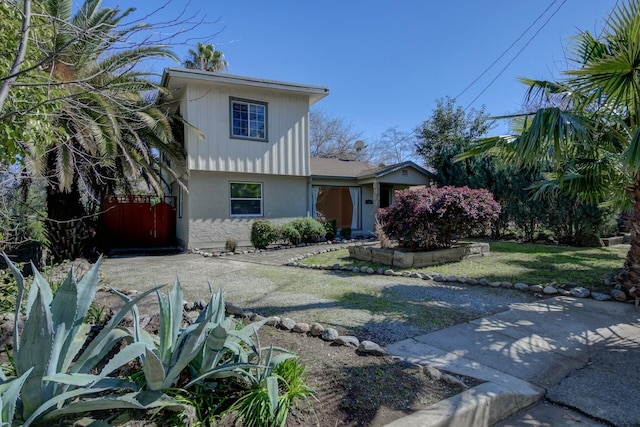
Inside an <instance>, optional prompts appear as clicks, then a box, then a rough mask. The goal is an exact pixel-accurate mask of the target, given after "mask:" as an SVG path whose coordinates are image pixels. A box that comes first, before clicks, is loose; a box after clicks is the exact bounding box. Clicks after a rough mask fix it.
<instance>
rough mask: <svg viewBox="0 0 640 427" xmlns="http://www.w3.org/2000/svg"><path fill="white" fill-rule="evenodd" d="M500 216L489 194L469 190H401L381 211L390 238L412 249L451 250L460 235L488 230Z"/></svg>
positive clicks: (441, 188)
mask: <svg viewBox="0 0 640 427" xmlns="http://www.w3.org/2000/svg"><path fill="white" fill-rule="evenodd" d="M499 214H500V205H499V204H498V203H497V202H496V201H495V200H494V199H493V195H492V194H491V193H490V192H489V191H487V190H483V189H478V190H472V189H470V188H468V187H440V188H435V187H433V188H426V189H421V190H404V191H400V192H397V193H396V200H395V202H394V203H393V205H391V206H389V207H388V208H384V209H380V210H379V211H378V217H379V219H380V222H381V223H382V229H383V231H384V232H385V233H386V234H387V236H389V237H390V238H392V239H395V240H397V241H398V243H399V244H400V246H402V247H406V248H408V249H411V250H417V249H436V248H444V247H450V246H451V245H452V243H453V240H454V238H455V237H456V236H460V237H462V236H465V235H468V234H469V233H470V232H472V231H473V230H474V229H477V228H480V227H487V226H488V225H490V224H491V222H493V221H495V220H496V219H497V218H498V215H499Z"/></svg>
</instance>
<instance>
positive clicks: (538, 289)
mask: <svg viewBox="0 0 640 427" xmlns="http://www.w3.org/2000/svg"><path fill="white" fill-rule="evenodd" d="M543 289H544V288H543V287H542V285H531V286H529V290H530V291H531V292H535V293H539V292H542V290H543Z"/></svg>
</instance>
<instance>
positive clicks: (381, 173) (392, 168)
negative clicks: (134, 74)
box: [358, 160, 436, 179]
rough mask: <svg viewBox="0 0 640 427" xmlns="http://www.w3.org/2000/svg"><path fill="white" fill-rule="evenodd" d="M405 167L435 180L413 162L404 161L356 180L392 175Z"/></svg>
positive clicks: (433, 175) (432, 174) (430, 174)
mask: <svg viewBox="0 0 640 427" xmlns="http://www.w3.org/2000/svg"><path fill="white" fill-rule="evenodd" d="M406 167H411V168H414V169H415V170H417V171H418V172H420V173H422V174H424V175H426V176H428V177H429V178H435V177H436V175H435V174H434V173H433V172H429V171H428V170H427V169H425V168H423V167H422V166H418V165H417V164H415V163H414V162H412V161H411V160H407V161H404V162H402V163H396V164H394V165H390V166H389V167H387V168H385V169H380V170H377V171H375V172H373V173H368V174H366V175H360V176H358V179H363V178H379V177H381V176H384V175H388V174H390V173H394V172H396V171H398V170H400V169H403V168H406Z"/></svg>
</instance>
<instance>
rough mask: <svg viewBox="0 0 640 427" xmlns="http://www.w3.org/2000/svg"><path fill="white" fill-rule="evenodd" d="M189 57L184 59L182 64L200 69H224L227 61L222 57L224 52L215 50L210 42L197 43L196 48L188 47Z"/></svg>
mask: <svg viewBox="0 0 640 427" xmlns="http://www.w3.org/2000/svg"><path fill="white" fill-rule="evenodd" d="M189 55H191V56H190V57H189V58H187V59H185V61H184V66H185V67H186V68H192V69H196V70H202V71H224V70H226V68H227V67H228V66H229V63H228V62H227V61H226V60H225V59H224V53H222V52H221V51H219V50H216V49H215V47H214V46H213V45H212V44H210V43H206V44H203V43H198V44H197V45H196V50H193V49H189Z"/></svg>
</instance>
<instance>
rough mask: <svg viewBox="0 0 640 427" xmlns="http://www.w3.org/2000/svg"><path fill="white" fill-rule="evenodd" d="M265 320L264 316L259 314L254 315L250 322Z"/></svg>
mask: <svg viewBox="0 0 640 427" xmlns="http://www.w3.org/2000/svg"><path fill="white" fill-rule="evenodd" d="M264 319H265V318H264V317H263V316H260V315H259V314H257V313H253V315H252V316H251V317H250V318H249V320H251V321H252V322H262V321H263V320H264Z"/></svg>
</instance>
